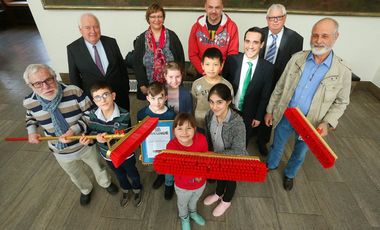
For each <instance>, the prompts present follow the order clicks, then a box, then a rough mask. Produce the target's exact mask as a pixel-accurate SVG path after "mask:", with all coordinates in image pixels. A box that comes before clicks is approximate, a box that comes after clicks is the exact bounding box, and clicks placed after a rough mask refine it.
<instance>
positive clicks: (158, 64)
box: [145, 26, 166, 83]
mask: <svg viewBox="0 0 380 230" xmlns="http://www.w3.org/2000/svg"><path fill="white" fill-rule="evenodd" d="M145 39H146V42H147V43H148V47H149V50H150V51H151V52H153V70H152V79H153V81H156V82H161V83H164V82H165V78H164V76H163V75H164V68H165V65H166V59H165V55H164V52H163V49H164V46H165V43H166V29H165V27H164V26H163V27H162V30H161V34H160V38H159V41H158V46H157V44H156V40H155V39H154V36H153V31H152V29H151V28H150V27H149V29H148V31H147V33H145Z"/></svg>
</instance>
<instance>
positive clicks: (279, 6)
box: [267, 4, 286, 16]
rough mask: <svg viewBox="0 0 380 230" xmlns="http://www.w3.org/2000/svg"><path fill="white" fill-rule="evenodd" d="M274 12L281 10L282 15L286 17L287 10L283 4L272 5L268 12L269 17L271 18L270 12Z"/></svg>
mask: <svg viewBox="0 0 380 230" xmlns="http://www.w3.org/2000/svg"><path fill="white" fill-rule="evenodd" d="M272 10H281V12H282V15H286V8H285V6H284V5H282V4H272V5H271V6H270V7H269V8H268V10H267V16H269V12H271V11H272Z"/></svg>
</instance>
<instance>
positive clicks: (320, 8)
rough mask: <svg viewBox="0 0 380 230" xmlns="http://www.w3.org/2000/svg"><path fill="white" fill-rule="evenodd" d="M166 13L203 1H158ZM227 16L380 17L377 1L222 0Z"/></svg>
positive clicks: (75, 5)
mask: <svg viewBox="0 0 380 230" xmlns="http://www.w3.org/2000/svg"><path fill="white" fill-rule="evenodd" d="M41 1H42V4H43V6H44V8H45V9H102V10H103V9H113V10H146V8H147V7H148V6H149V5H150V4H151V3H152V2H154V1H153V0H142V1H140V0H91V1H88V0H76V1H72V0H41ZM158 2H159V3H160V4H161V5H162V6H163V7H164V8H165V10H180V11H204V0H187V1H178V0H160V1H158ZM223 3H224V10H225V11H227V12H234V11H236V12H260V13H265V12H266V10H267V9H268V7H269V6H270V5H272V4H274V3H280V4H283V5H284V6H285V7H286V9H287V11H288V12H289V13H293V14H314V15H344V16H380V4H379V1H378V0H361V1H358V0H335V1H321V0H278V1H272V0H268V1H267V0H260V1H257V0H241V1H237V0H224V1H223Z"/></svg>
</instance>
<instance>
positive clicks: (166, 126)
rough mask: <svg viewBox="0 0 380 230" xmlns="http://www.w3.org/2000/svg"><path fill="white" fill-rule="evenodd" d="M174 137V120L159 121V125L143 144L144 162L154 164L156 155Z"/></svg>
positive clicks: (142, 154)
mask: <svg viewBox="0 0 380 230" xmlns="http://www.w3.org/2000/svg"><path fill="white" fill-rule="evenodd" d="M172 138H173V121H172V120H162V121H158V124H157V127H156V128H155V129H154V130H153V131H152V132H151V134H149V136H148V137H147V138H146V139H145V140H144V141H143V142H142V144H141V156H142V163H143V164H152V163H153V159H154V157H155V156H156V155H157V154H159V153H160V152H161V150H163V149H166V145H167V144H168V143H169V141H170V140H171V139H172Z"/></svg>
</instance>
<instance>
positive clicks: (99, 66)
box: [92, 46, 106, 76]
mask: <svg viewBox="0 0 380 230" xmlns="http://www.w3.org/2000/svg"><path fill="white" fill-rule="evenodd" d="M92 47H93V48H94V52H95V64H96V66H97V67H98V69H99V70H100V72H101V73H102V74H103V76H104V75H106V74H105V72H104V69H103V66H102V62H101V61H100V56H99V53H98V49H97V48H96V46H92Z"/></svg>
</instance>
